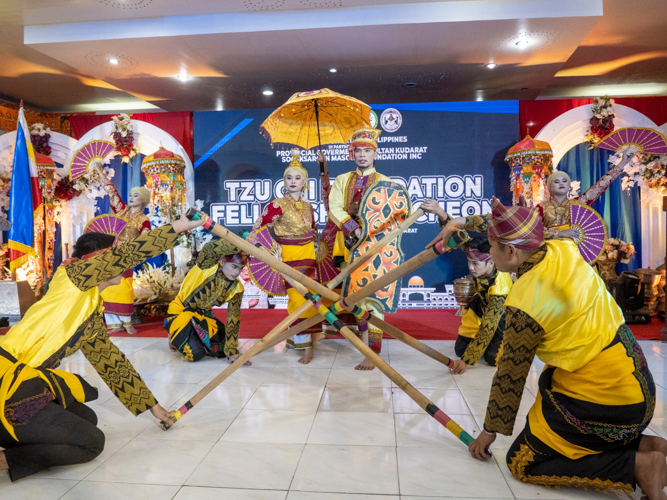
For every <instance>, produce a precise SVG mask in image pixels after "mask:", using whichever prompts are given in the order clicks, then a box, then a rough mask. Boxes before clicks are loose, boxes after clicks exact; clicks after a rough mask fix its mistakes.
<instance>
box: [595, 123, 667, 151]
mask: <svg viewBox="0 0 667 500" xmlns="http://www.w3.org/2000/svg"><path fill="white" fill-rule="evenodd" d="M627 145H633V146H636V147H637V148H638V150H639V151H638V152H640V153H646V154H652V155H667V138H666V137H665V136H664V135H662V134H661V133H660V132H658V131H657V130H653V129H652V128H642V127H626V128H619V129H617V130H614V131H613V132H612V133H611V134H609V135H608V136H607V137H605V138H604V139H602V142H600V144H598V147H600V148H602V149H609V150H611V151H618V150H619V149H621V148H622V147H623V146H627Z"/></svg>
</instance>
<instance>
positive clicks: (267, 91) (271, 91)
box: [262, 90, 273, 95]
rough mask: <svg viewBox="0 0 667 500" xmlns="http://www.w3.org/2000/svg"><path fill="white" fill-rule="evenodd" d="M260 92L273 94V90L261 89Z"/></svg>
mask: <svg viewBox="0 0 667 500" xmlns="http://www.w3.org/2000/svg"><path fill="white" fill-rule="evenodd" d="M262 94H264V95H273V90H263V91H262Z"/></svg>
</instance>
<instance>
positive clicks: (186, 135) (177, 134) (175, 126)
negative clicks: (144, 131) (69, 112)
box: [69, 111, 194, 161]
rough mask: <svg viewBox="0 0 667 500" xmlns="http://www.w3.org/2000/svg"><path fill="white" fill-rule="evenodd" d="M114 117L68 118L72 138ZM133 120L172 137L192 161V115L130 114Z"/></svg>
mask: <svg viewBox="0 0 667 500" xmlns="http://www.w3.org/2000/svg"><path fill="white" fill-rule="evenodd" d="M112 116H114V115H77V116H70V117H69V121H70V123H71V124H72V136H74V138H75V139H80V138H81V137H83V136H84V135H85V134H86V132H88V131H89V130H91V129H93V128H95V127H97V126H99V125H102V124H103V123H106V122H109V121H111V117H112ZM130 117H131V118H132V119H133V120H140V121H142V122H146V123H150V124H151V125H155V126H156V127H158V128H161V129H162V130H164V131H165V132H167V133H168V134H170V135H171V136H173V137H174V139H176V140H177V141H178V142H179V143H180V144H181V146H183V149H185V151H186V152H187V154H188V156H189V157H190V160H191V161H194V141H193V135H192V113H191V112H190V111H181V112H178V113H132V114H131V115H130Z"/></svg>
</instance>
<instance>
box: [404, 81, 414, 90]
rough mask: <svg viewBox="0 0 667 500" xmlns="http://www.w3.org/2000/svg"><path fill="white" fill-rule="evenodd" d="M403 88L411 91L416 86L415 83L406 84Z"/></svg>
mask: <svg viewBox="0 0 667 500" xmlns="http://www.w3.org/2000/svg"><path fill="white" fill-rule="evenodd" d="M405 86H406V87H407V88H409V89H413V88H415V87H416V86H417V84H416V83H415V82H408V83H406V84H405Z"/></svg>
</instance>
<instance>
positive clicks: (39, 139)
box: [30, 123, 51, 156]
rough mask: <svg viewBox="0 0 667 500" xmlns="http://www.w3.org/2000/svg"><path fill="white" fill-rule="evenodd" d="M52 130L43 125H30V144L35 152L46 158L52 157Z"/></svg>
mask: <svg viewBox="0 0 667 500" xmlns="http://www.w3.org/2000/svg"><path fill="white" fill-rule="evenodd" d="M49 139H51V129H50V128H49V127H47V126H46V125H44V124H43V123H33V124H32V125H30V142H31V143H32V147H33V148H35V151H36V152H37V153H39V154H41V155H44V156H51V146H49Z"/></svg>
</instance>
